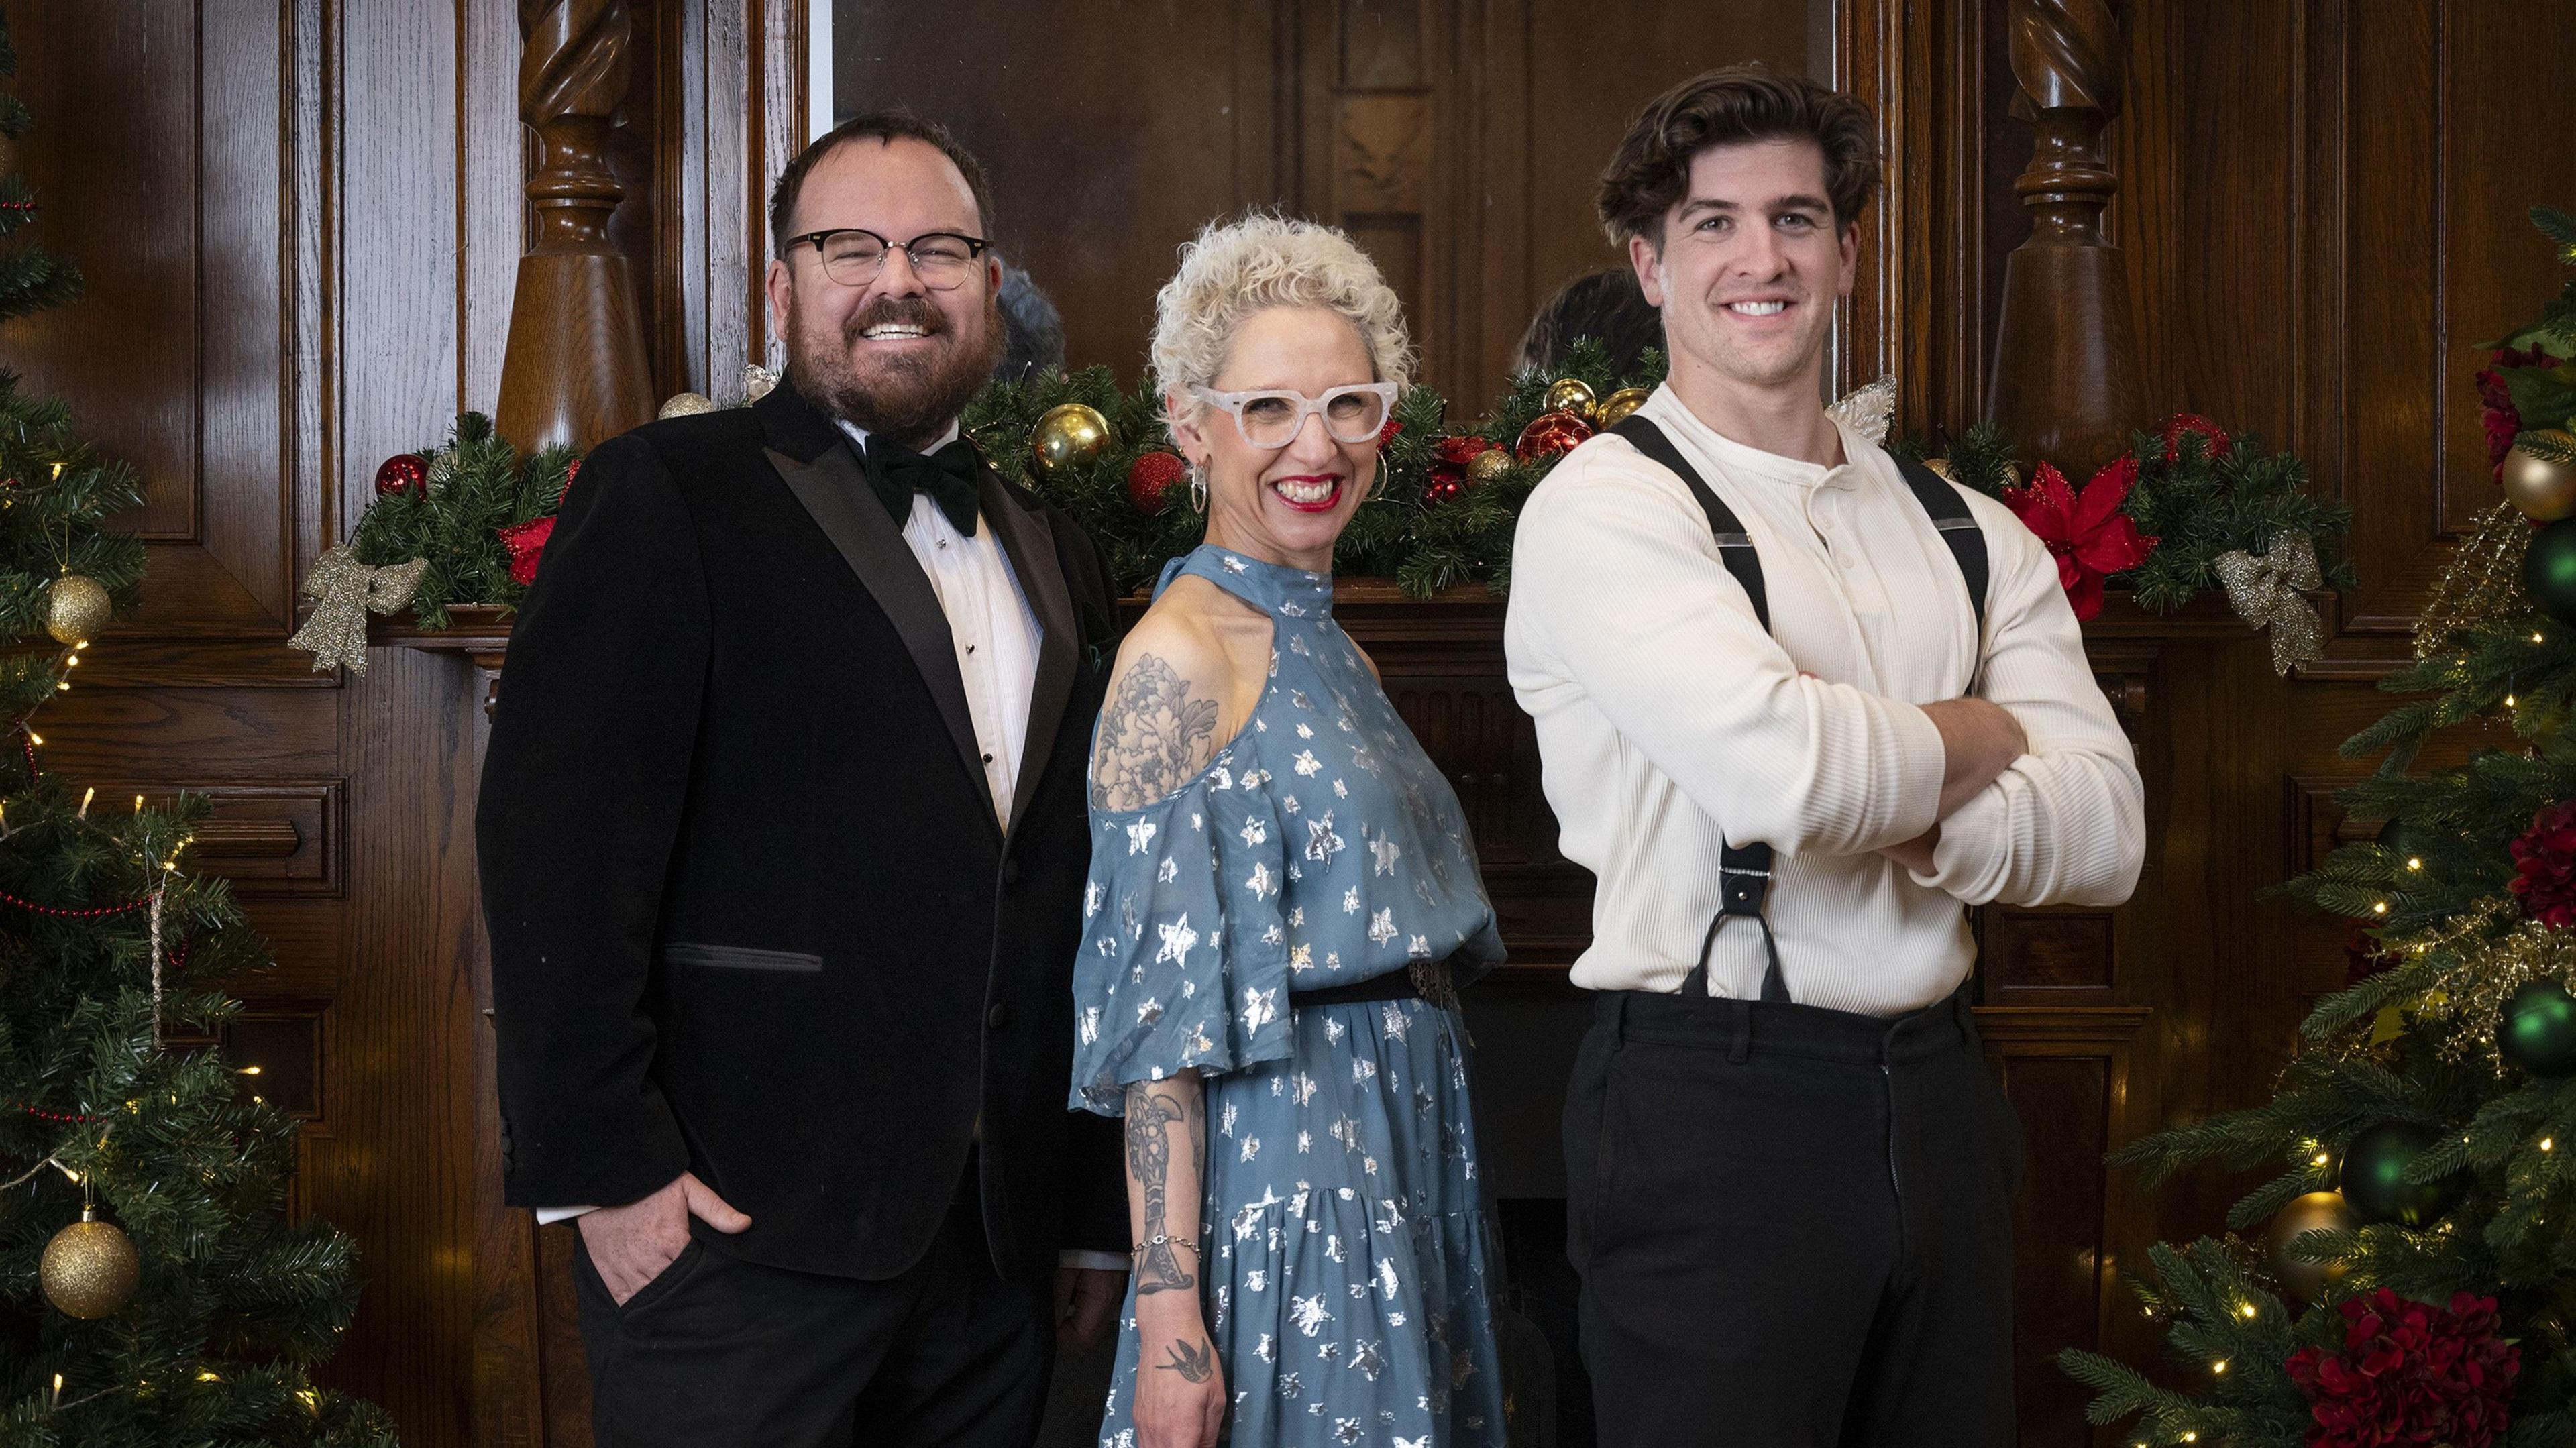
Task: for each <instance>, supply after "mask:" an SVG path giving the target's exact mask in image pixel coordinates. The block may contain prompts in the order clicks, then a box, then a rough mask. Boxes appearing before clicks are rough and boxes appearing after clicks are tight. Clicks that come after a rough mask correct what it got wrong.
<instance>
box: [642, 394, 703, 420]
mask: <svg viewBox="0 0 2576 1448" xmlns="http://www.w3.org/2000/svg"><path fill="white" fill-rule="evenodd" d="M715 410H716V400H715V399H714V398H712V397H709V396H707V395H706V394H705V393H703V392H674V393H672V394H671V396H670V400H669V401H667V402H664V403H663V404H662V410H661V411H660V412H657V413H655V414H653V415H654V416H655V417H695V416H697V415H698V414H699V413H701V412H713V411H715Z"/></svg>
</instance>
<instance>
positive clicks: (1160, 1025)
mask: <svg viewBox="0 0 2576 1448" xmlns="http://www.w3.org/2000/svg"><path fill="white" fill-rule="evenodd" d="M1181 574H1191V575H1194V576H1196V577H1199V578H1204V579H1206V580H1208V581H1209V582H1211V583H1214V584H1215V585H1216V586H1218V587H1219V588H1222V589H1224V590H1225V591H1226V592H1228V593H1231V594H1233V595H1235V596H1236V597H1238V598H1242V599H1244V600H1246V601H1248V602H1250V603H1252V604H1254V605H1256V606H1258V607H1259V608H1261V609H1262V610H1263V611H1264V612H1266V613H1268V614H1269V615H1270V616H1271V621H1272V634H1271V639H1272V644H1271V656H1270V682H1269V685H1268V687H1267V688H1266V689H1265V690H1264V691H1263V693H1262V696H1261V701H1260V704H1259V705H1258V707H1257V708H1256V709H1255V710H1254V712H1253V717H1252V720H1251V722H1250V723H1249V724H1247V725H1246V726H1245V727H1244V729H1243V732H1242V733H1240V734H1239V735H1237V736H1236V737H1235V739H1234V740H1233V741H1232V742H1231V743H1229V744H1228V745H1226V746H1225V747H1224V748H1223V749H1222V750H1220V751H1219V752H1218V753H1217V755H1216V757H1215V759H1213V760H1212V761H1210V762H1209V764H1208V766H1207V768H1206V769H1205V770H1203V771H1201V772H1200V774H1199V775H1198V776H1197V777H1196V778H1194V779H1192V780H1191V781H1190V782H1189V783H1188V784H1186V785H1184V786H1183V787H1182V788H1181V789H1179V790H1178V791H1176V792H1175V793H1173V794H1171V795H1169V796H1167V797H1165V798H1164V799H1161V800H1158V801H1156V802H1155V803H1153V804H1150V805H1148V806H1146V807H1145V808H1143V809H1135V810H1104V809H1099V808H1094V809H1093V810H1092V812H1091V821H1092V850H1091V879H1090V884H1089V886H1088V887H1087V888H1086V889H1085V891H1084V899H1083V910H1084V915H1085V931H1084V935H1085V943H1084V948H1083V952H1082V956H1081V959H1080V960H1079V961H1078V962H1077V963H1076V964H1075V967H1074V1005H1075V1041H1076V1045H1075V1047H1074V1089H1073V1104H1074V1105H1075V1106H1077V1107H1084V1108H1088V1109H1090V1110H1093V1111H1097V1112H1099V1113H1101V1114H1102V1115H1106V1116H1114V1115H1118V1114H1119V1113H1120V1111H1121V1109H1122V1106H1123V1099H1124V1096H1125V1092H1126V1087H1127V1086H1128V1085H1129V1084H1130V1083H1132V1082H1137V1081H1149V1080H1159V1079H1162V1078H1163V1077H1166V1076H1170V1075H1172V1074H1174V1073H1176V1072H1179V1071H1183V1070H1196V1071H1198V1072H1199V1073H1200V1076H1201V1078H1202V1080H1203V1083H1204V1089H1205V1091H1206V1100H1207V1117H1208V1160H1207V1173H1206V1183H1205V1186H1206V1194H1205V1202H1204V1206H1203V1210H1202V1213H1201V1216H1202V1221H1201V1224H1200V1228H1199V1231H1200V1241H1201V1242H1202V1243H1203V1244H1204V1253H1203V1257H1204V1262H1205V1267H1206V1270H1205V1272H1204V1273H1203V1274H1202V1280H1203V1282H1204V1284H1205V1292H1206V1297H1205V1300H1204V1307H1205V1309H1206V1313H1207V1320H1208V1329H1209V1334H1210V1337H1211V1339H1212V1340H1213V1342H1214V1345H1215V1349H1216V1356H1217V1359H1218V1361H1219V1363H1220V1364H1221V1365H1222V1366H1223V1368H1224V1371H1225V1383H1226V1390H1227V1396H1228V1398H1229V1399H1230V1410H1229V1415H1228V1417H1229V1439H1228V1441H1230V1442H1231V1443H1233V1444H1236V1445H1238V1448H1268V1445H1279V1444H1301V1445H1302V1444H1313V1445H1317V1448H1324V1445H1331V1448H1354V1445H1370V1448H1448V1445H1460V1448H1468V1445H1487V1444H1491V1445H1499V1444H1501V1443H1502V1442H1503V1427H1504V1423H1503V1385H1502V1381H1501V1369H1500V1362H1499V1357H1498V1354H1497V1351H1496V1347H1495V1330H1494V1307H1493V1303H1492V1300H1491V1298H1490V1297H1489V1295H1488V1293H1489V1290H1490V1286H1491V1281H1492V1279H1491V1276H1490V1271H1489V1269H1490V1264H1491V1263H1492V1261H1493V1245H1492V1240H1491V1237H1490V1234H1489V1231H1488V1223H1487V1219H1486V1217H1485V1214H1484V1210H1483V1207H1484V1204H1483V1200H1482V1192H1481V1189H1480V1187H1479V1186H1478V1184H1477V1166H1476V1139H1475V1131H1474V1129H1473V1126H1472V1124H1471V1122H1470V1120H1469V1114H1468V1090H1467V1054H1466V1038H1465V1032H1464V1030H1463V1029H1462V1028H1461V1026H1460V1023H1459V1021H1458V1019H1457V1017H1456V1014H1455V1012H1454V1011H1452V1010H1449V1009H1445V1008H1443V1007H1441V1006H1439V1005H1436V1004H1434V1003H1432V1002H1430V1001H1427V1000H1423V999H1420V998H1418V997H1416V998H1407V999H1403V1000H1393V1001H1359V1002H1350V1003H1346V1004H1340V1005H1325V1006H1315V1007H1307V1008H1302V1009H1292V1008H1291V1006H1290V1001H1289V996H1290V992H1292V991H1305V990H1313V989H1316V988H1318V987H1321V986H1327V985H1347V984H1350V983H1352V982H1356V981H1361V980H1366V979H1369V978H1370V977H1373V976H1379V975H1384V974H1386V973H1388V972H1390V971H1398V970H1404V969H1406V968H1407V967H1408V966H1409V965H1410V964H1411V963H1412V962H1415V961H1418V960H1439V959H1448V960H1450V961H1451V963H1452V967H1453V970H1455V971H1456V972H1457V973H1458V975H1459V976H1460V977H1461V978H1464V977H1465V976H1470V975H1474V974H1476V973H1479V972H1481V971H1482V970H1485V969H1488V968H1490V967H1491V966H1493V965H1494V964H1496V963H1498V962H1500V961H1501V959H1502V956H1503V948H1502V941H1501V939H1500V937H1499V936H1498V935H1497V934H1496V932H1495V928H1494V912H1493V907H1492V906H1491V905H1490V904H1489V903H1487V901H1486V899H1485V892H1484V886H1483V882H1482V880H1481V878H1480V877H1479V875H1478V874H1477V869H1476V852H1475V847H1474V845H1473V843H1472V842H1471V841H1470V840H1469V838H1468V835H1467V823H1466V819H1465V816H1464V815H1463V814H1462V813H1461V812H1460V810H1459V808H1458V800H1457V796H1456V795H1455V794H1454V793H1452V792H1451V790H1450V788H1449V784H1448V781H1447V780H1445V779H1443V778H1442V777H1441V775H1440V771H1439V770H1438V769H1437V768H1436V767H1434V766H1433V764H1432V762H1431V760H1430V757H1429V756H1427V755H1425V754H1424V753H1423V752H1422V746H1421V745H1420V744H1419V743H1417V742H1416V741H1415V740H1414V737H1413V733H1412V731H1411V730H1409V729H1407V728H1406V727H1405V725H1404V721H1403V720H1402V719H1400V718H1398V717H1397V715H1396V712H1395V705H1394V704H1393V703H1392V702H1391V701H1390V700H1389V699H1388V698H1387V696H1386V692H1385V690H1383V689H1382V688H1380V687H1379V686H1378V682H1377V679H1376V677H1375V676H1374V675H1373V674H1371V673H1370V672H1369V667H1368V665H1367V664H1366V663H1365V662H1363V661H1362V659H1361V658H1360V654H1359V650H1358V649H1357V648H1356V647H1355V646H1353V644H1352V643H1351V641H1350V638H1349V636H1348V635H1346V634H1344V633H1343V632H1342V629H1341V626H1340V625H1339V624H1337V623H1335V622H1334V621H1333V616H1332V606H1333V581H1332V579H1331V577H1330V576H1329V575H1326V574H1321V573H1308V572H1305V571H1303V570H1300V569H1294V568H1283V567H1280V566H1278V565H1276V564H1271V563H1264V562H1262V561H1260V560H1258V559H1254V558H1248V557H1245V556H1243V555H1241V554H1237V553H1233V552H1229V551H1227V550H1225V549H1221V548H1216V547H1213V546H1203V547H1201V548H1199V549H1198V550H1197V551H1196V552H1194V553H1192V554H1190V555H1189V556H1188V557H1186V558H1182V559H1176V560H1174V561H1173V563H1172V564H1171V566H1170V567H1168V568H1166V569H1165V570H1164V573H1163V579H1162V586H1163V587H1169V586H1170V584H1171V581H1172V580H1173V579H1174V578H1175V577H1177V576H1179V575H1181ZM1137 1354H1138V1343H1137V1330H1136V1300H1135V1294H1134V1288H1133V1286H1132V1284H1131V1285H1130V1288H1129V1293H1128V1298H1127V1303H1126V1306H1125V1309H1124V1311H1123V1313H1122V1321H1121V1326H1120V1332H1119V1350H1118V1366H1117V1371H1116V1373H1115V1375H1114V1376H1113V1377H1112V1378H1111V1380H1110V1390H1109V1403H1108V1413H1107V1416H1106V1418H1105V1419H1104V1421H1103V1422H1102V1424H1101V1430H1100V1441H1101V1444H1102V1448H1134V1444H1135V1441H1136V1434H1135V1426H1134V1422H1133V1420H1132V1418H1131V1417H1130V1414H1129V1409H1130V1405H1131V1404H1132V1403H1133V1401H1134V1388H1135V1382H1136V1373H1137Z"/></svg>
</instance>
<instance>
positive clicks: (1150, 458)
mask: <svg viewBox="0 0 2576 1448" xmlns="http://www.w3.org/2000/svg"><path fill="white" fill-rule="evenodd" d="M1189 475H1190V467H1189V464H1187V463H1185V462H1182V461H1181V459H1180V456H1179V455H1178V454H1176V453H1167V452H1149V453H1143V454H1140V455H1139V456H1138V457H1137V459H1136V461H1135V462H1133V463H1130V464H1129V465H1128V467H1127V501H1128V502H1130V503H1133V504H1135V505H1136V511H1137V512H1139V513H1142V514H1144V515H1145V516H1147V517H1149V518H1150V517H1153V516H1155V515H1156V514H1159V513H1161V512H1162V511H1163V510H1164V509H1165V508H1168V507H1170V506H1171V505H1172V487H1173V485H1174V484H1176V483H1178V482H1180V480H1181V479H1183V478H1185V477H1188V476H1189Z"/></svg>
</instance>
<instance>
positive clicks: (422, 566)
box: [286, 544, 429, 674]
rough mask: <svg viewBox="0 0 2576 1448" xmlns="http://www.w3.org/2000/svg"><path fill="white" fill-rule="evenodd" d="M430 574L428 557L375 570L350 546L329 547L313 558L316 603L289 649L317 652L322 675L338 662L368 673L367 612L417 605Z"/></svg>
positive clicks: (308, 590)
mask: <svg viewBox="0 0 2576 1448" xmlns="http://www.w3.org/2000/svg"><path fill="white" fill-rule="evenodd" d="M428 571H429V560H428V559H426V558H415V559H413V560H412V561H410V562H409V563H393V564H388V565H386V566H385V567H382V568H370V567H368V566H367V565H366V564H364V563H361V562H359V561H358V555H356V554H354V553H352V552H350V551H349V549H348V547H347V545H345V544H344V545H341V546H339V547H336V548H332V549H329V550H328V551H326V552H324V553H323V555H322V556H321V557H319V558H316V559H314V560H313V573H312V576H311V577H309V578H307V579H305V580H304V592H305V595H306V596H307V597H309V598H311V599H313V600H315V602H314V608H313V616H312V617H311V618H308V619H306V620H305V621H304V627H302V628H300V629H297V630H296V631H295V637H293V638H291V639H288V640H287V641H286V645H287V647H288V648H296V649H302V650H304V651H305V652H306V653H309V654H311V655H312V656H313V671H314V672H315V673H317V674H318V673H320V672H321V671H323V670H324V669H327V668H330V667H332V666H333V665H335V664H346V665H347V666H348V669H349V672H350V673H353V674H363V673H365V672H366V671H367V614H368V613H369V612H370V611H373V612H376V613H392V612H393V611H394V610H396V609H398V608H401V607H402V606H403V605H404V604H407V603H409V602H411V596H412V594H413V593H414V592H416V591H417V590H418V589H419V588H420V576H421V575H422V574H423V573H426V572H428Z"/></svg>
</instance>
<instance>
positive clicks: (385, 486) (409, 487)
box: [376, 453, 429, 496]
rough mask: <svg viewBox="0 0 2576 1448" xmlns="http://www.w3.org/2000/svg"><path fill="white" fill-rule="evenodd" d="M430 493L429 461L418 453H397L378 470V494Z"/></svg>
mask: <svg viewBox="0 0 2576 1448" xmlns="http://www.w3.org/2000/svg"><path fill="white" fill-rule="evenodd" d="M428 491H429V459H427V458H425V457H422V456H421V455H420V454H418V453H395V454H394V455H393V456H392V457H389V458H387V459H385V460H384V463H383V465H382V466H380V467H378V468H377V469H376V492H377V493H378V494H379V495H380V496H381V495H386V494H392V493H413V494H419V493H426V492H428Z"/></svg>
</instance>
